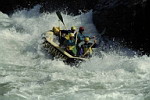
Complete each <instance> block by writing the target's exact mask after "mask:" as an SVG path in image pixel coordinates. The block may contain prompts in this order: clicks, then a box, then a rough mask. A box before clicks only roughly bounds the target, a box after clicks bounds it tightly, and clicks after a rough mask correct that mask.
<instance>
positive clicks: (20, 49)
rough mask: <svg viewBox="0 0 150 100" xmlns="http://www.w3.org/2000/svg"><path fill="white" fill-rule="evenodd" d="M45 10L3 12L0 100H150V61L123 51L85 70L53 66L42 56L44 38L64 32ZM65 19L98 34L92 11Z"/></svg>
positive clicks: (99, 59) (55, 62)
mask: <svg viewBox="0 0 150 100" xmlns="http://www.w3.org/2000/svg"><path fill="white" fill-rule="evenodd" d="M39 9H40V6H39V5H37V6H35V7H34V8H33V9H31V10H20V11H19V10H18V11H16V12H14V13H13V14H12V15H9V16H8V15H6V14H4V13H2V12H0V100H150V57H148V56H146V55H144V56H137V55H136V53H134V54H133V53H132V52H133V51H132V50H127V49H125V48H123V47H121V49H119V50H120V51H119V50H116V51H115V50H113V51H111V50H110V51H107V52H104V51H101V50H100V49H98V50H97V51H96V52H97V54H96V55H95V56H93V57H92V58H91V59H90V60H89V61H87V62H83V63H81V65H80V67H79V68H76V67H70V66H69V65H65V64H64V63H63V62H62V61H59V60H57V59H56V60H51V59H50V58H49V57H47V56H46V55H45V54H44V53H43V52H42V50H41V45H40V44H41V41H42V40H41V34H42V33H44V32H45V31H47V30H50V29H52V27H53V26H61V27H62V29H63V28H64V26H63V25H62V23H60V22H59V21H58V18H57V16H56V14H55V12H54V13H39ZM62 15H63V18H64V22H65V24H66V26H67V28H69V27H70V26H77V27H79V26H84V27H85V28H86V30H85V32H86V33H89V34H94V35H97V34H98V32H97V30H96V28H95V26H94V25H93V22H92V11H89V12H88V13H85V14H81V15H79V16H71V15H67V13H64V14H62ZM112 48H113V47H112ZM98 54H100V55H98Z"/></svg>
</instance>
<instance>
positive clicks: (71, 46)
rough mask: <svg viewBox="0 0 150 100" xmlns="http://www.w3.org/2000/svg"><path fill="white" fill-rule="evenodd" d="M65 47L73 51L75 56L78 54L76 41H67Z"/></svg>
mask: <svg viewBox="0 0 150 100" xmlns="http://www.w3.org/2000/svg"><path fill="white" fill-rule="evenodd" d="M64 45H65V46H66V47H69V50H71V51H72V52H73V53H74V55H76V54H77V49H76V46H75V40H66V41H65V42H64Z"/></svg>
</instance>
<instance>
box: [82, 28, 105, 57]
mask: <svg viewBox="0 0 150 100" xmlns="http://www.w3.org/2000/svg"><path fill="white" fill-rule="evenodd" d="M105 31H106V28H104V30H103V31H102V32H101V33H100V38H101V36H102V35H103V34H105ZM95 43H96V42H94V43H93V44H92V45H91V46H90V47H89V48H88V50H87V51H86V52H85V53H84V54H83V57H84V56H85V55H86V54H87V53H88V51H89V50H90V48H92V47H93V46H94V44H95Z"/></svg>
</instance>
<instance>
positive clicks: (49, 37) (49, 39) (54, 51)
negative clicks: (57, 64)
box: [42, 31, 87, 65]
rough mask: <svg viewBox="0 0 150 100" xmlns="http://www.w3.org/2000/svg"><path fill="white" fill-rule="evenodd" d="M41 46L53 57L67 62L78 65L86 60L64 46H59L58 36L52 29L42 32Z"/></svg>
mask: <svg viewBox="0 0 150 100" xmlns="http://www.w3.org/2000/svg"><path fill="white" fill-rule="evenodd" d="M42 37H43V39H44V42H43V48H44V49H45V50H46V51H47V52H48V53H50V55H52V56H53V57H55V58H58V59H61V60H63V61H64V62H65V63H67V64H71V65H78V64H79V63H81V62H82V61H86V60H87V59H86V58H82V57H75V56H72V55H70V54H69V53H68V52H66V51H65V49H64V48H62V47H60V46H59V41H58V40H59V39H58V36H57V35H55V34H54V33H53V32H52V31H48V32H45V33H44V34H43V36H42Z"/></svg>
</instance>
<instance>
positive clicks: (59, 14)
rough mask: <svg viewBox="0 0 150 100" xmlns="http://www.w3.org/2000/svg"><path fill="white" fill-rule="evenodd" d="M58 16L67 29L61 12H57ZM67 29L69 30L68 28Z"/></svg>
mask: <svg viewBox="0 0 150 100" xmlns="http://www.w3.org/2000/svg"><path fill="white" fill-rule="evenodd" d="M56 15H57V17H58V18H59V20H60V21H61V22H62V23H63V25H64V26H65V28H66V25H65V23H64V21H63V17H62V15H61V13H60V12H59V11H57V12H56ZM66 29H67V28H66Z"/></svg>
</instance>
